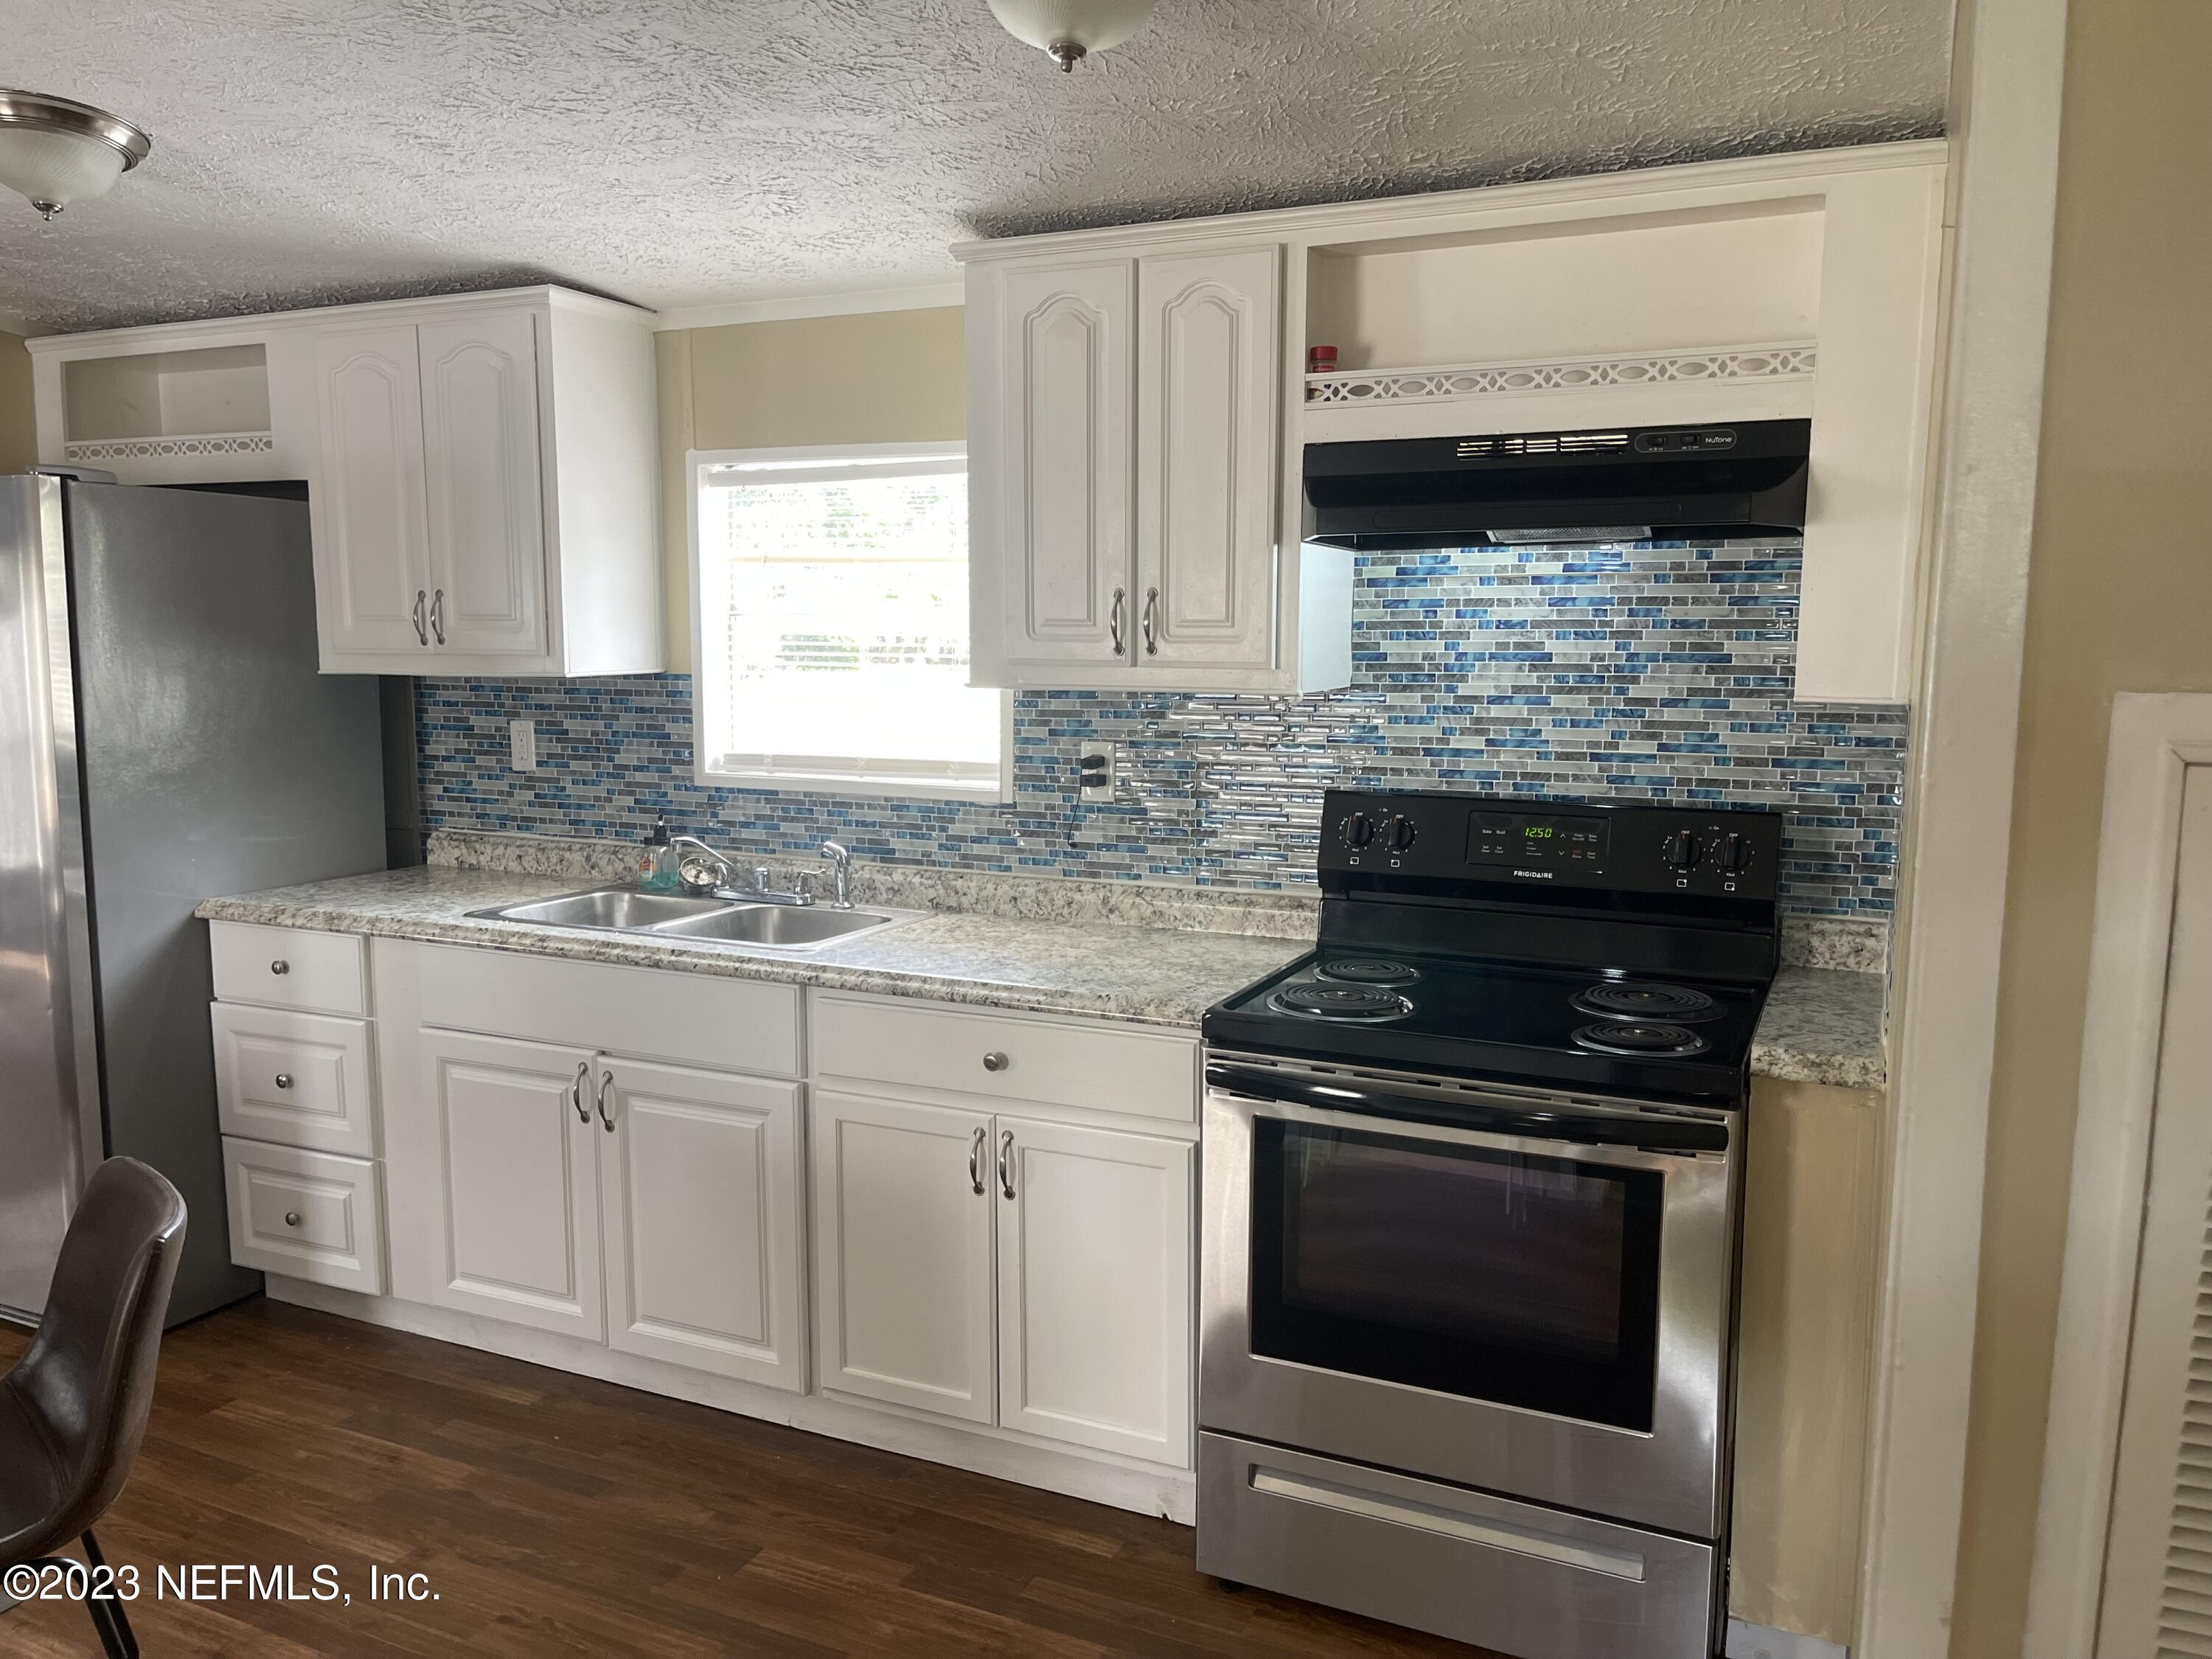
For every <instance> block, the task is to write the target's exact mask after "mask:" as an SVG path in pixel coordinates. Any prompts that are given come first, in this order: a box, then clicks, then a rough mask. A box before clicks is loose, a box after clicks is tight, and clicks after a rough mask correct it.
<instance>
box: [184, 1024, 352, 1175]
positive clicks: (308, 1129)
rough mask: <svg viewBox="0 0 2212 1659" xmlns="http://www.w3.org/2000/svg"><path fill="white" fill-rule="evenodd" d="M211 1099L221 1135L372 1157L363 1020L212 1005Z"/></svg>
mask: <svg viewBox="0 0 2212 1659" xmlns="http://www.w3.org/2000/svg"><path fill="white" fill-rule="evenodd" d="M209 1018H210V1021H211V1023H212V1024H213V1025H214V1028H215V1097H216V1110H217V1112H218V1114H219V1115H220V1116H221V1118H222V1132H223V1133H225V1134H227V1135H242V1136H244V1137H245V1138H246V1139H249V1140H275V1141H282V1142H283V1144H284V1145H286V1146H306V1147H308V1148H310V1149H312V1150H313V1151H316V1152H350V1153H352V1154H353V1155H354V1156H355V1157H356V1158H374V1157H375V1156H376V1109H375V1103H374V1102H375V1093H374V1083H373V1081H372V1079H373V1077H374V1073H373V1072H372V1070H371V1062H370V1059H369V1042H368V1030H369V1027H368V1021H366V1020H360V1019H339V1018H335V1017H334V1016H331V1015H329V1014H298V1013H294V1012H291V1011H290V1010H289V1009H284V1008H256V1007H253V1006H251V1005H249V1004H246V1003H238V1002H218V1003H216V1005H215V1006H213V1007H212V1008H211V1009H210V1011H209Z"/></svg>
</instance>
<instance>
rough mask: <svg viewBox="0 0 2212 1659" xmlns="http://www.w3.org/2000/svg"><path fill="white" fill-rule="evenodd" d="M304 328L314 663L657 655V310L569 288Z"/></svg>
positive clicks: (510, 666) (640, 661)
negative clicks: (310, 330) (308, 343)
mask: <svg viewBox="0 0 2212 1659" xmlns="http://www.w3.org/2000/svg"><path fill="white" fill-rule="evenodd" d="M362 309H366V310H374V311H376V312H378V313H388V314H389V320H383V319H380V322H381V325H380V326H379V327H377V328H376V329H374V330H373V331H364V330H363V329H362V328H361V327H360V326H359V325H358V324H354V325H343V324H339V323H337V321H336V320H335V316H336V314H335V313H334V314H333V322H332V324H331V326H329V327H328V328H327V330H324V329H319V330H318V331H317V333H316V342H315V353H314V372H315V381H316V384H315V387H314V392H315V403H316V405H317V408H318V410H319V416H320V419H319V422H318V424H319V439H320V441H319V444H318V445H317V446H316V447H315V452H314V453H313V459H312V460H311V463H310V466H309V478H308V482H309V485H310V491H309V502H310V507H311V508H312V510H313V520H314V534H315V568H316V588H317V595H318V602H319V609H320V615H321V632H322V661H323V667H324V669H325V671H326V672H333V673H365V674H484V675H506V674H556V675H583V674H620V673H643V672H650V671H653V670H656V669H658V668H659V666H660V665H661V640H660V614H659V562H658V555H657V547H658V539H657V537H656V534H655V528H656V521H657V518H658V510H659V502H658V499H657V497H658V490H657V487H656V478H657V476H658V475H657V466H658V456H657V449H656V445H657V438H656V436H655V407H654V400H653V341H652V336H651V334H650V332H649V331H648V330H647V316H646V313H642V312H636V311H633V310H631V309H630V308H629V307H626V306H617V305H614V304H612V303H611V302H609V301H600V300H587V299H585V298H583V297H582V296H580V295H569V294H567V293H564V292H563V291H562V290H559V289H535V290H532V291H530V293H528V294H527V295H520V296H518V295H481V296H471V297H469V298H468V299H465V300H458V301H402V302H398V303H396V304H395V305H392V306H380V307H362Z"/></svg>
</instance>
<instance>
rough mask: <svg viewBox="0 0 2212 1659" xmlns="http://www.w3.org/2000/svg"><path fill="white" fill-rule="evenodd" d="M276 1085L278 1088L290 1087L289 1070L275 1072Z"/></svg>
mask: <svg viewBox="0 0 2212 1659" xmlns="http://www.w3.org/2000/svg"><path fill="white" fill-rule="evenodd" d="M276 1086H277V1087H278V1088H280V1089H289V1088H290V1087H291V1086H292V1074H291V1073H289V1072H279V1073H276Z"/></svg>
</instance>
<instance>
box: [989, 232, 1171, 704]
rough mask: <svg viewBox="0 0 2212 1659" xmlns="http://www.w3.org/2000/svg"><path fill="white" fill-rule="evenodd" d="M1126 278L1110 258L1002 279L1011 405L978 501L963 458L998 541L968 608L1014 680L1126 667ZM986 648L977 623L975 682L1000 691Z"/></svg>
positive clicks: (1123, 267)
mask: <svg viewBox="0 0 2212 1659" xmlns="http://www.w3.org/2000/svg"><path fill="white" fill-rule="evenodd" d="M1132 275H1133V271H1132V268H1131V265H1130V264H1129V262H1128V261H1127V260H1126V259H1115V260H1109V261H1108V262H1107V263H1106V264H1098V265H1074V266H1068V267H1065V268H1048V269H1045V270H1015V271H1011V272H1009V273H1007V276H1006V314H1005V318H1004V324H1003V333H1002V349H1003V350H1004V353H1005V358H1006V365H1007V368H1008V369H1009V371H1010V375H1011V380H1012V397H1011V398H1009V399H1008V400H1007V402H1008V404H1009V408H1008V409H1007V410H1005V411H1003V412H1002V413H1001V415H1000V418H998V419H997V420H996V421H994V428H995V430H996V431H997V432H998V433H999V435H1000V436H1001V438H1002V440H1003V442H1004V446H1005V447H1004V448H1003V449H1002V450H1000V452H999V453H997V455H996V456H995V457H994V461H995V465H993V466H992V467H991V469H990V471H991V473H992V478H991V486H992V497H991V499H990V501H987V502H986V501H984V500H983V499H982V495H981V492H982V489H984V487H985V486H984V484H983V483H982V481H981V463H980V462H979V461H973V460H971V463H970V465H971V466H974V467H975V468H976V469H977V471H975V473H974V474H973V475H971V476H974V477H975V478H976V480H977V482H976V483H975V485H974V486H973V489H974V491H975V494H974V495H973V496H972V497H971V500H972V501H973V503H974V507H973V510H972V511H971V513H970V515H969V516H970V523H971V525H973V524H975V523H978V522H981V520H983V519H985V518H989V519H991V520H993V521H994V524H995V526H997V527H998V528H999V529H1000V531H1001V532H1003V536H1002V538H1001V539H1000V540H999V542H998V546H999V548H1000V559H999V560H998V561H997V562H996V570H995V574H991V573H987V572H986V571H985V570H983V569H982V568H980V566H979V568H977V569H976V570H975V574H974V577H973V579H972V580H974V583H975V586H974V589H973V594H974V600H973V604H974V609H975V611H976V612H977V617H976V620H977V622H978V623H984V622H985V620H986V618H989V619H990V622H991V624H992V625H990V626H989V627H988V629H987V632H986V629H985V628H984V627H981V626H979V627H978V628H977V629H976V630H975V647H976V655H975V663H976V674H975V678H976V679H977V680H978V682H979V683H989V684H997V683H999V682H998V681H997V680H996V679H987V676H986V674H985V671H984V668H983V653H984V651H985V649H986V648H988V649H989V650H990V651H991V653H992V654H993V655H994V657H996V658H997V659H999V660H1000V663H1001V664H1002V665H1003V667H1004V669H1005V671H1006V672H1007V673H1009V674H1011V675H1012V676H1013V677H1014V678H1013V680H1012V682H1011V683H1015V684H1020V683H1024V682H1025V681H1026V680H1027V679H1028V678H1029V677H1030V676H1032V675H1039V676H1043V677H1045V679H1046V680H1048V679H1049V677H1050V676H1051V675H1052V674H1053V673H1054V671H1059V670H1065V669H1067V668H1070V667H1075V668H1078V669H1079V670H1080V671H1087V672H1094V673H1104V672H1107V671H1110V670H1111V669H1113V668H1115V667H1117V666H1121V665H1126V664H1127V662H1128V660H1129V654H1128V642H1129V633H1130V627H1129V623H1130V618H1129V589H1130V587H1131V586H1132V585H1133V583H1134V582H1135V580H1136V575H1135V572H1134V570H1133V568H1132V567H1131V563H1130V552H1131V544H1132V541H1131V536H1130V530H1131V525H1130V508H1131V502H1130V495H1129V477H1130V430H1129V395H1130V383H1129V380H1130V363H1131V362H1132V358H1131V355H1130V343H1131V342H1130V337H1131V335H1132V334H1133V331H1134V330H1133V324H1134V322H1135V315H1134V304H1135V300H1134V295H1133V291H1132V289H1133V283H1132V282H1131V277H1132ZM970 453H971V455H972V454H973V451H972V449H971V451H970ZM986 637H988V639H989V641H990V644H989V647H986V645H985V640H986ZM1040 683H1043V682H1042V681H1041V682H1040Z"/></svg>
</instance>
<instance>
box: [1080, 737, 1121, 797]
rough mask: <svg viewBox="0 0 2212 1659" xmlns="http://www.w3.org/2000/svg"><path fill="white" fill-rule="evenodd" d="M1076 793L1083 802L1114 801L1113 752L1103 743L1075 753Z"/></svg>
mask: <svg viewBox="0 0 2212 1659" xmlns="http://www.w3.org/2000/svg"><path fill="white" fill-rule="evenodd" d="M1075 779H1076V793H1078V794H1079V795H1080V796H1081V797H1082V798H1083V799H1085V800H1111V799H1114V750H1113V749H1112V748H1111V746H1109V744H1103V743H1092V744H1085V745H1084V746H1083V747H1082V748H1080V749H1079V750H1076V751H1075Z"/></svg>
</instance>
